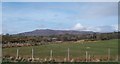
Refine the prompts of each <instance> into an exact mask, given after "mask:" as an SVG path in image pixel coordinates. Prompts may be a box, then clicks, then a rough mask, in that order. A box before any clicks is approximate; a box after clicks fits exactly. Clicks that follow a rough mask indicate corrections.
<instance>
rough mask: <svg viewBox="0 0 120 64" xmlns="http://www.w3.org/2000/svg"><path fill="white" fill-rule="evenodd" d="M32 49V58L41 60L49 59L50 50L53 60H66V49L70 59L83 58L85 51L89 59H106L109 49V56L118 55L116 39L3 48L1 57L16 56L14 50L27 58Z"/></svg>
mask: <svg viewBox="0 0 120 64" xmlns="http://www.w3.org/2000/svg"><path fill="white" fill-rule="evenodd" d="M32 48H33V49H34V54H33V55H34V57H35V58H41V59H44V58H49V57H50V50H52V54H53V58H59V59H63V58H67V54H68V48H69V56H70V58H85V56H86V53H85V52H86V51H87V52H88V54H89V55H90V56H91V57H93V56H97V57H101V56H102V57H107V56H108V49H110V53H109V54H110V56H111V57H116V56H117V55H118V39H113V40H105V41H96V42H84V43H82V42H64V43H57V44H48V45H40V46H29V47H13V48H3V50H2V53H3V56H5V55H10V56H16V50H17V49H19V56H21V57H24V58H28V57H31V55H32V53H31V50H32Z"/></svg>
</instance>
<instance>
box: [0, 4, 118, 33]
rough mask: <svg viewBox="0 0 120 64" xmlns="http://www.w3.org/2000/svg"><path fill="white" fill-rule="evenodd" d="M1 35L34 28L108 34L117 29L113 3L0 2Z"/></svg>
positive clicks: (115, 9)
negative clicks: (0, 17)
mask: <svg viewBox="0 0 120 64" xmlns="http://www.w3.org/2000/svg"><path fill="white" fill-rule="evenodd" d="M2 17H3V19H2V20H3V22H2V27H3V29H2V30H3V33H10V34H14V33H21V32H27V31H32V30H36V29H55V30H78V31H95V32H111V31H116V30H117V29H118V27H117V24H118V3H117V2H101V3H100V2H11V3H10V2H3V3H2Z"/></svg>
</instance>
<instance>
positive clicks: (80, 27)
mask: <svg viewBox="0 0 120 64" xmlns="http://www.w3.org/2000/svg"><path fill="white" fill-rule="evenodd" d="M72 29H73V30H86V27H84V26H83V25H81V24H80V23H77V24H76V25H75V26H74V27H73V28H72Z"/></svg>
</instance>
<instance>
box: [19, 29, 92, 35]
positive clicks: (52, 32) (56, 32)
mask: <svg viewBox="0 0 120 64" xmlns="http://www.w3.org/2000/svg"><path fill="white" fill-rule="evenodd" d="M92 33H94V32H92V31H75V30H51V29H40V30H34V31H30V32H24V33H19V34H17V35H25V36H49V35H61V34H62V35H63V34H74V35H77V34H92Z"/></svg>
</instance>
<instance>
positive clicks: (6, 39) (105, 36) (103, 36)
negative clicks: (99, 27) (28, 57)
mask: <svg viewBox="0 0 120 64" xmlns="http://www.w3.org/2000/svg"><path fill="white" fill-rule="evenodd" d="M119 33H120V32H110V33H93V34H76V35H75V34H67V33H66V34H61V35H50V36H23V35H22V36H21V35H10V34H5V35H2V43H3V44H7V43H38V42H39V43H40V42H56V41H62V42H64V41H78V40H93V41H94V40H109V39H119V38H120V36H119Z"/></svg>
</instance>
